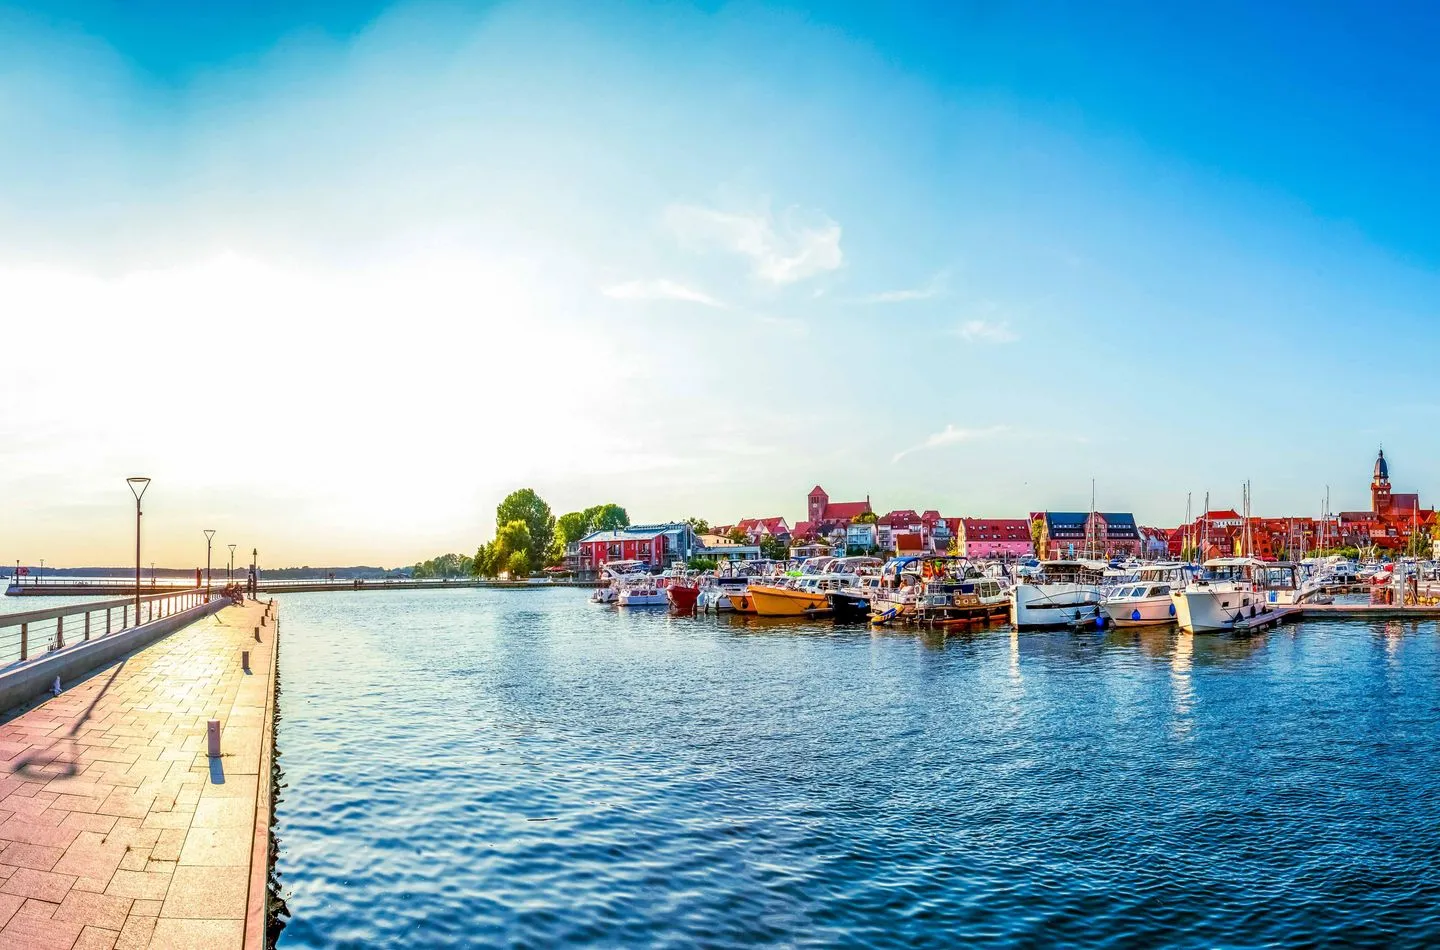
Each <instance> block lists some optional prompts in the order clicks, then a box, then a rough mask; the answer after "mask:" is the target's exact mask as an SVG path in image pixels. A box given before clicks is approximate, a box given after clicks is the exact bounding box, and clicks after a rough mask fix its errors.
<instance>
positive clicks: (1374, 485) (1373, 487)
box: [1370, 448, 1390, 514]
mask: <svg viewBox="0 0 1440 950" xmlns="http://www.w3.org/2000/svg"><path fill="white" fill-rule="evenodd" d="M1370 510H1371V511H1373V512H1375V513H1376V514H1383V513H1385V512H1388V511H1389V510H1390V466H1389V465H1388V464H1387V463H1386V461H1385V449H1384V448H1381V449H1380V454H1379V455H1378V456H1377V457H1376V459H1375V477H1374V478H1372V479H1371V480H1370Z"/></svg>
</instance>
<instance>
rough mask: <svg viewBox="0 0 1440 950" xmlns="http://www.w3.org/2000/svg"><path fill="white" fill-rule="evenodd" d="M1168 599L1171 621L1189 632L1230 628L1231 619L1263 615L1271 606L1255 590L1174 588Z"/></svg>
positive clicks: (1232, 626)
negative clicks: (1172, 605) (1170, 607)
mask: <svg viewBox="0 0 1440 950" xmlns="http://www.w3.org/2000/svg"><path fill="white" fill-rule="evenodd" d="M1171 599H1172V600H1173V601H1174V603H1175V622H1176V623H1178V624H1179V625H1180V629H1182V630H1185V631H1188V632H1190V633H1209V632H1217V631H1221V630H1231V629H1233V628H1234V626H1235V621H1237V620H1250V619H1252V618H1254V617H1258V616H1263V615H1265V614H1267V613H1270V612H1271V609H1272V608H1271V607H1270V606H1268V605H1267V604H1266V603H1265V602H1264V600H1263V598H1262V597H1261V596H1260V595H1259V594H1257V593H1256V592H1254V591H1249V590H1223V589H1218V590H1217V589H1215V588H1212V587H1207V588H1204V589H1200V590H1189V589H1187V590H1183V591H1177V592H1176V593H1174V594H1173V595H1171Z"/></svg>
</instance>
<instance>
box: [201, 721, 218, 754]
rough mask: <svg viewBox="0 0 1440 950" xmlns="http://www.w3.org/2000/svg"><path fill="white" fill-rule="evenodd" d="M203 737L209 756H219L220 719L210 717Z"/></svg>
mask: <svg viewBox="0 0 1440 950" xmlns="http://www.w3.org/2000/svg"><path fill="white" fill-rule="evenodd" d="M205 739H206V743H207V751H208V752H209V755H210V758H212V759H218V758H220V720H218V719H212V720H210V722H209V723H207V724H206V726H205Z"/></svg>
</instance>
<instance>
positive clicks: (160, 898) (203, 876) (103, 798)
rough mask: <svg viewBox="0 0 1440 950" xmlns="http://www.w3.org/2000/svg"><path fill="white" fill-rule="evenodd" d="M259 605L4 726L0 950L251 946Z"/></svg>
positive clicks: (262, 669) (264, 728) (258, 771)
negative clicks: (214, 755)
mask: <svg viewBox="0 0 1440 950" xmlns="http://www.w3.org/2000/svg"><path fill="white" fill-rule="evenodd" d="M263 613H264V608H263V607H262V606H261V605H259V604H255V603H247V604H246V605H245V606H244V607H226V608H225V609H224V610H221V611H220V612H219V613H217V614H215V615H213V616H210V617H207V618H205V619H203V620H199V621H197V622H195V623H193V624H191V625H190V626H188V627H186V628H184V629H182V630H180V631H177V632H176V633H173V634H171V635H170V636H168V637H165V638H164V639H161V640H159V641H157V642H156V643H153V644H151V645H150V646H149V647H146V648H145V649H143V650H141V651H140V652H138V653H136V654H134V655H133V656H130V657H129V658H127V659H124V660H122V661H121V662H119V663H117V664H114V665H111V666H109V667H107V668H105V669H102V670H100V671H98V672H97V673H95V674H93V675H92V676H91V677H90V678H89V679H87V680H85V681H84V682H82V683H80V684H78V685H75V686H73V687H69V688H67V689H66V690H65V691H64V692H63V693H62V694H61V695H60V696H58V697H56V698H54V699H51V700H49V701H47V702H45V703H44V704H42V705H40V706H38V707H36V708H35V709H32V710H30V711H29V712H27V713H24V714H23V715H20V716H18V717H17V718H15V719H12V720H11V721H9V722H6V723H5V724H4V725H0V762H3V764H0V950H5V948H10V947H44V948H74V950H82V948H84V950H91V948H106V947H136V948H141V947H156V948H161V947H176V948H180V947H183V948H208V947H217V948H242V947H243V948H246V950H252V948H260V947H263V945H264V928H265V895H264V888H265V864H266V860H267V858H268V855H267V854H266V853H265V852H266V848H267V845H268V834H269V795H270V781H269V770H270V748H269V743H268V740H267V737H268V736H269V735H270V732H271V729H272V728H273V724H272V716H273V702H272V700H273V696H274V665H273V663H272V659H273V657H274V650H273V648H274V643H275V621H274V620H273V619H271V620H269V621H268V622H267V623H266V625H265V626H263V627H261V629H260V636H261V642H259V643H256V642H255V639H254V636H253V634H252V629H253V628H254V627H256V626H258V625H260V623H261V619H262V615H263ZM246 649H248V650H250V651H251V658H250V670H251V671H252V672H251V673H249V674H247V673H245V672H244V671H243V670H242V669H241V663H240V659H241V658H240V653H241V651H242V650H246ZM66 685H67V687H68V684H66ZM212 718H214V719H219V720H220V721H221V723H222V726H223V744H222V752H223V755H222V757H221V758H220V759H218V760H216V759H210V758H208V757H207V755H206V736H205V727H206V721H207V720H209V719H212Z"/></svg>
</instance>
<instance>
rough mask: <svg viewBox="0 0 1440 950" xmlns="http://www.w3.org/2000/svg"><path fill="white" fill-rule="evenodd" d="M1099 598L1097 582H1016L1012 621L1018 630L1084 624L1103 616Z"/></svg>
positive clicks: (1011, 602)
mask: <svg viewBox="0 0 1440 950" xmlns="http://www.w3.org/2000/svg"><path fill="white" fill-rule="evenodd" d="M1100 600H1101V596H1100V588H1099V587H1098V586H1096V585H1094V584H1016V585H1015V588H1014V589H1013V590H1012V591H1011V600H1010V623H1011V624H1012V625H1014V626H1015V628H1016V629H1018V630H1029V629H1036V628H1041V627H1068V626H1070V625H1071V624H1074V623H1084V622H1086V621H1091V620H1094V619H1095V618H1096V617H1098V616H1099V615H1100Z"/></svg>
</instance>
